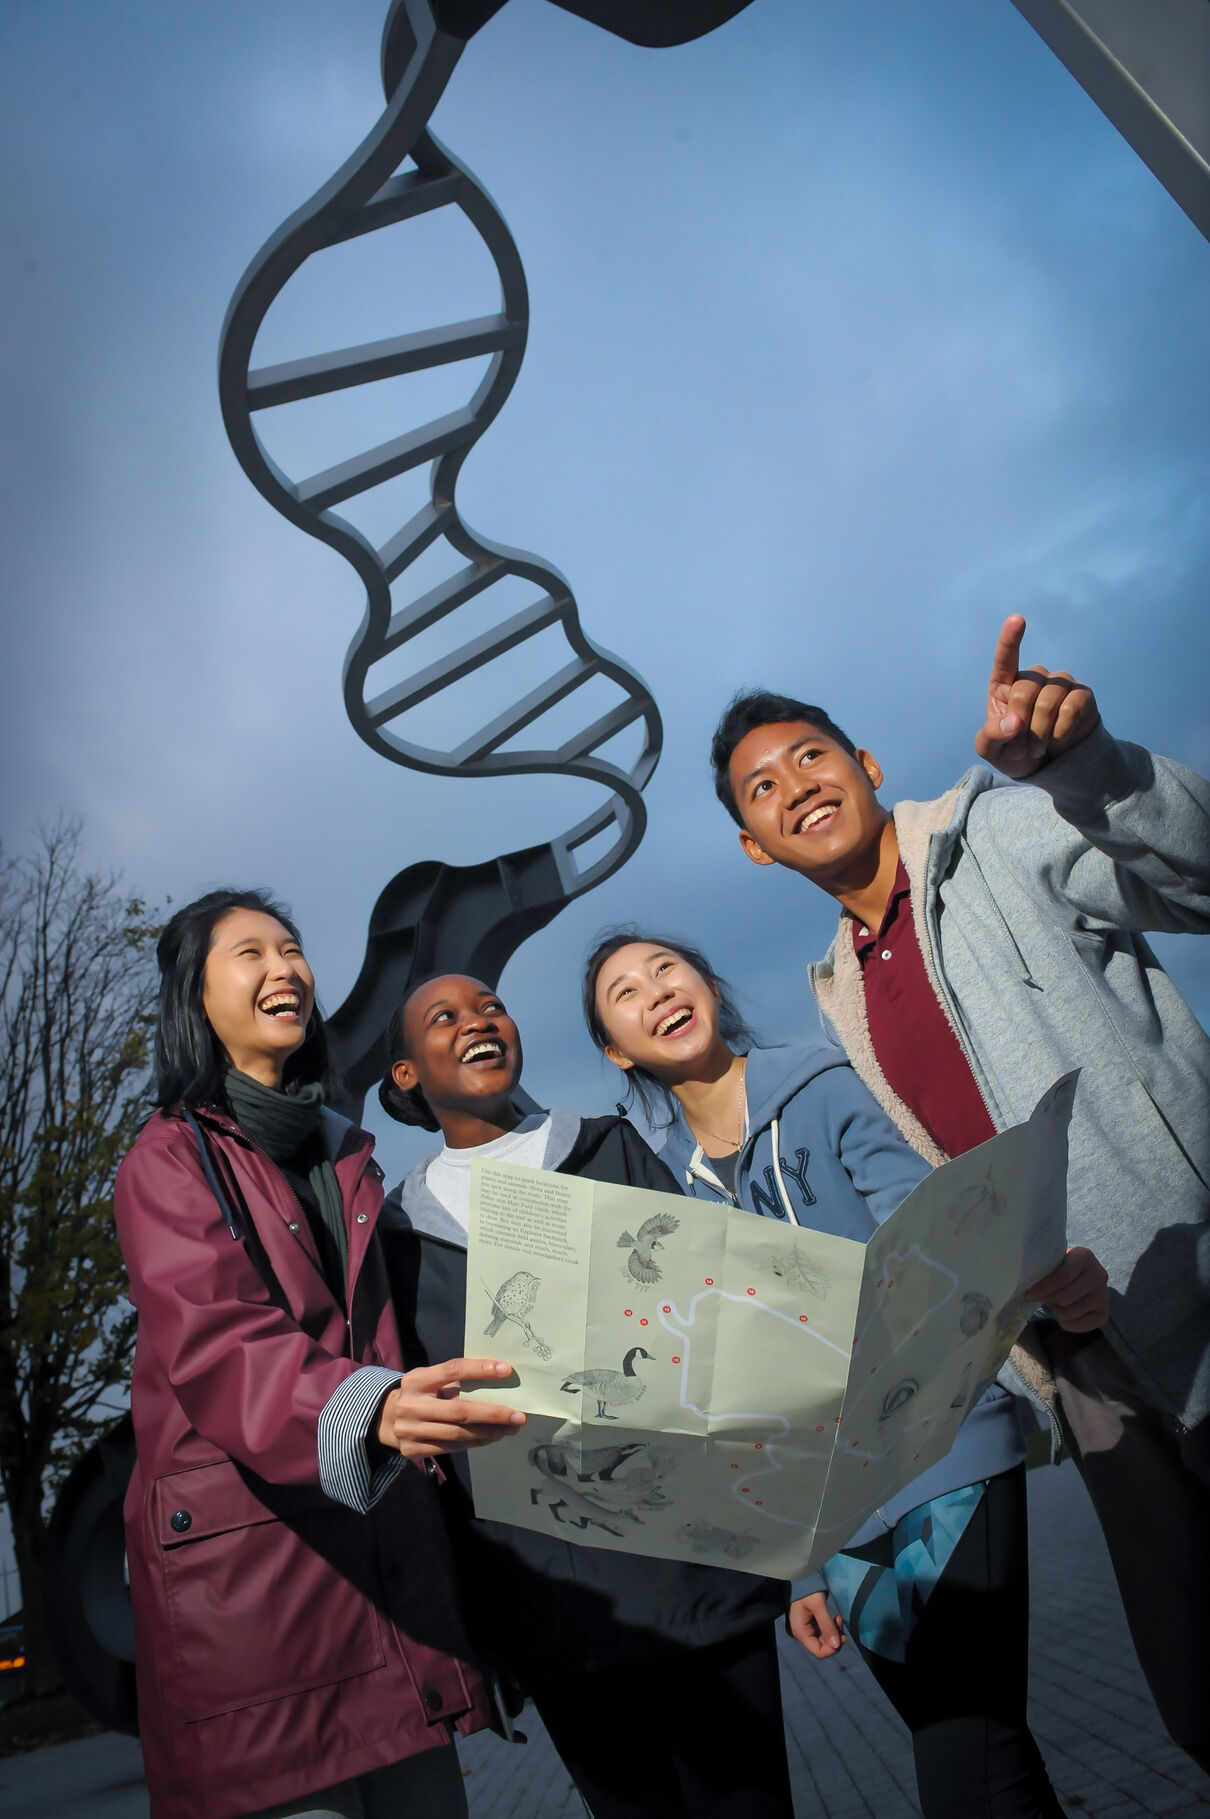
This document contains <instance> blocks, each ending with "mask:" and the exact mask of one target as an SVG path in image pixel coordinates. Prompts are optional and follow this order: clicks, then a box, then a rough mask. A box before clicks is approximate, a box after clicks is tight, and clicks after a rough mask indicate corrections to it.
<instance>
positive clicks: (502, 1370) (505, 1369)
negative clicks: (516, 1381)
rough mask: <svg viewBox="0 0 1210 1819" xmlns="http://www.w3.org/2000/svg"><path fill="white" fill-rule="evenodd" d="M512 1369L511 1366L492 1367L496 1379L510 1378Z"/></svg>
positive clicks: (499, 1365)
mask: <svg viewBox="0 0 1210 1819" xmlns="http://www.w3.org/2000/svg"><path fill="white" fill-rule="evenodd" d="M512 1368H513V1367H512V1365H511V1364H494V1365H493V1366H492V1369H493V1370H494V1371H495V1373H496V1375H497V1377H508V1376H510V1375H511V1374H512Z"/></svg>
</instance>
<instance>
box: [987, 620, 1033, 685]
mask: <svg viewBox="0 0 1210 1819" xmlns="http://www.w3.org/2000/svg"><path fill="white" fill-rule="evenodd" d="M1024 636H1025V620H1024V618H1023V617H1022V615H1021V614H1020V613H1010V614H1009V616H1008V618H1007V619H1006V620H1005V621H1004V624H1003V625H1002V626H1001V627H1000V636H999V637H998V638H997V640H996V654H995V656H994V657H993V658H992V673H991V678H990V683H991V687H992V688H995V687H996V686H997V685H998V684H1000V683H1013V682H1015V681H1016V680H1017V672H1018V669H1019V667H1020V666H1019V662H1018V659H1019V658H1020V655H1021V640H1022V638H1024Z"/></svg>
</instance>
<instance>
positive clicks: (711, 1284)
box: [706, 1276, 714, 1288]
mask: <svg viewBox="0 0 1210 1819" xmlns="http://www.w3.org/2000/svg"><path fill="white" fill-rule="evenodd" d="M706 1287H707V1288H713V1287H714V1277H713V1276H707V1277H706Z"/></svg>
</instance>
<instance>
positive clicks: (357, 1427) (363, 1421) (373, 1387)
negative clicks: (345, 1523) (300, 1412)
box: [319, 1364, 404, 1516]
mask: <svg viewBox="0 0 1210 1819" xmlns="http://www.w3.org/2000/svg"><path fill="white" fill-rule="evenodd" d="M399 1382H400V1373H399V1372H398V1371H390V1370H387V1369H386V1368H385V1367H384V1366H383V1365H380V1364H363V1365H362V1366H361V1367H360V1368H359V1369H358V1370H355V1371H354V1372H353V1373H352V1375H351V1376H348V1377H346V1378H345V1380H344V1382H343V1383H342V1384H341V1386H340V1388H339V1389H338V1390H337V1391H336V1394H335V1395H334V1396H329V1398H328V1400H327V1401H326V1402H325V1404H324V1406H323V1408H322V1409H321V1410H320V1415H319V1482H320V1487H321V1488H322V1490H323V1492H324V1495H325V1496H327V1497H331V1498H332V1500H333V1502H334V1503H343V1504H344V1505H345V1506H346V1508H348V1509H351V1510H356V1511H357V1513H358V1514H359V1515H361V1516H364V1515H365V1514H366V1513H367V1511H369V1510H372V1509H373V1507H374V1505H375V1504H376V1503H377V1502H378V1499H379V1498H380V1497H381V1496H382V1494H383V1492H384V1491H385V1490H386V1489H387V1487H388V1485H390V1484H392V1483H393V1482H394V1481H395V1479H396V1478H397V1477H398V1476H399V1473H400V1472H401V1471H402V1470H403V1463H404V1462H403V1454H402V1453H392V1454H391V1455H390V1457H389V1458H387V1459H384V1460H383V1461H382V1463H381V1464H379V1465H376V1466H373V1467H371V1465H370V1452H369V1447H368V1446H367V1444H366V1442H367V1440H368V1438H369V1436H370V1432H371V1428H372V1426H373V1424H374V1420H375V1417H376V1416H377V1414H378V1410H379V1409H380V1407H381V1406H382V1399H383V1397H384V1396H385V1395H386V1393H387V1391H388V1390H393V1389H396V1388H397V1387H398V1385H399Z"/></svg>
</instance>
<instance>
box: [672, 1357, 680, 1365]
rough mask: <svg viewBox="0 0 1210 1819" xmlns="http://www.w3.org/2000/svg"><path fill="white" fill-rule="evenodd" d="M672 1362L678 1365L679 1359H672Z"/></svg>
mask: <svg viewBox="0 0 1210 1819" xmlns="http://www.w3.org/2000/svg"><path fill="white" fill-rule="evenodd" d="M672 1362H673V1363H674V1364H679V1363H680V1359H679V1358H674V1359H673V1360H672Z"/></svg>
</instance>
